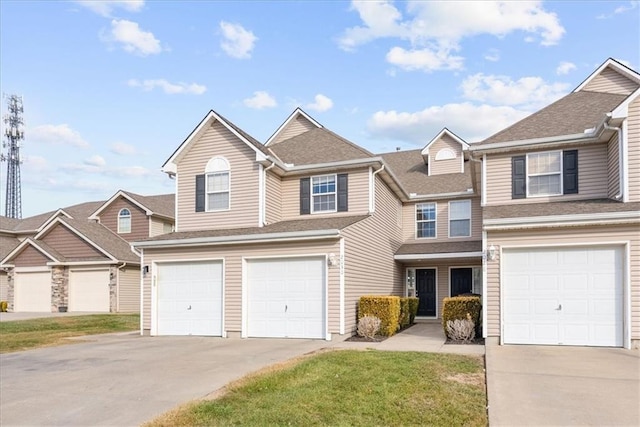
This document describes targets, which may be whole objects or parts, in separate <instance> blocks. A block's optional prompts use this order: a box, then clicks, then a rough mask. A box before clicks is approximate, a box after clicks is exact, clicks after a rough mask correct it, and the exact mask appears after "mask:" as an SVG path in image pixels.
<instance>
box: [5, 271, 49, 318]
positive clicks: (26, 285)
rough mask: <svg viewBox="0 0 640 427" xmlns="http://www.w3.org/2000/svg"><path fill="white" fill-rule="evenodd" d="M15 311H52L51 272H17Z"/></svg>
mask: <svg viewBox="0 0 640 427" xmlns="http://www.w3.org/2000/svg"><path fill="white" fill-rule="evenodd" d="M14 281H15V284H14V300H15V303H14V311H16V312H50V311H51V272H50V271H38V272H35V271H34V272H16V273H15V275H14Z"/></svg>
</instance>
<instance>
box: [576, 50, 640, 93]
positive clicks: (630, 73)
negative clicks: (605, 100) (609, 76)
mask: <svg viewBox="0 0 640 427" xmlns="http://www.w3.org/2000/svg"><path fill="white" fill-rule="evenodd" d="M607 68H610V69H612V70H614V71H616V72H617V73H619V74H622V75H623V76H624V77H626V78H628V79H629V80H632V81H634V82H636V83H637V84H639V85H640V74H638V73H637V72H636V71H635V70H633V69H631V68H629V67H627V66H626V65H624V64H623V63H621V62H619V61H616V60H615V59H613V58H609V59H607V60H606V61H604V62H603V63H602V65H600V66H599V67H598V68H597V69H596V70H595V71H594V72H593V73H591V74H590V75H589V77H587V78H586V79H584V81H583V82H582V83H580V84H579V85H578V87H576V88H575V89H574V90H573V91H574V92H579V91H581V90H582V89H584V88H585V87H586V86H587V85H589V83H591V81H592V80H593V79H595V78H596V77H598V76H599V75H600V74H601V73H602V72H603V71H604V70H605V69H607Z"/></svg>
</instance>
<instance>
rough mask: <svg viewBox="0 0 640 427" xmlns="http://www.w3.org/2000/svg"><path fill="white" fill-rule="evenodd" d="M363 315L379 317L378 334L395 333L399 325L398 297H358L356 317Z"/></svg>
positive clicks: (389, 334)
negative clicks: (358, 303)
mask: <svg viewBox="0 0 640 427" xmlns="http://www.w3.org/2000/svg"><path fill="white" fill-rule="evenodd" d="M364 316H375V317H377V318H378V319H380V335H384V336H388V337H390V336H391V335H393V334H395V333H396V332H397V331H398V329H399V328H400V325H399V324H398V319H400V297H395V296H383V295H380V296H377V295H365V296H362V297H360V305H359V309H358V319H361V318H363V317H364Z"/></svg>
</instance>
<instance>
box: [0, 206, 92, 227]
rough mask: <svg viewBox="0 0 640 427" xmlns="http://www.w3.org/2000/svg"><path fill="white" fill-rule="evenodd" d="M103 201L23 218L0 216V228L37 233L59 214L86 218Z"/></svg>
mask: <svg viewBox="0 0 640 427" xmlns="http://www.w3.org/2000/svg"><path fill="white" fill-rule="evenodd" d="M103 203H104V201H97V202H84V203H79V204H77V205H72V206H68V207H66V208H61V209H58V210H55V211H49V212H45V213H42V214H38V215H34V216H30V217H28V218H24V219H14V218H7V217H0V229H2V230H6V231H12V232H14V233H37V232H39V231H40V230H41V229H42V228H43V227H45V226H46V225H47V224H49V223H50V222H51V221H52V220H53V219H55V218H56V217H58V216H60V215H63V216H66V217H71V218H74V219H87V218H89V215H91V213H93V211H95V210H96V209H97V208H98V207H99V206H101V205H102V204H103Z"/></svg>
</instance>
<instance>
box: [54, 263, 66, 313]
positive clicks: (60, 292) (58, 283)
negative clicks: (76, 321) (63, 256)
mask: <svg viewBox="0 0 640 427" xmlns="http://www.w3.org/2000/svg"><path fill="white" fill-rule="evenodd" d="M51 282H52V284H51V311H53V312H57V311H59V310H60V307H67V309H68V307H69V268H68V267H65V266H55V267H52V272H51Z"/></svg>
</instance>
